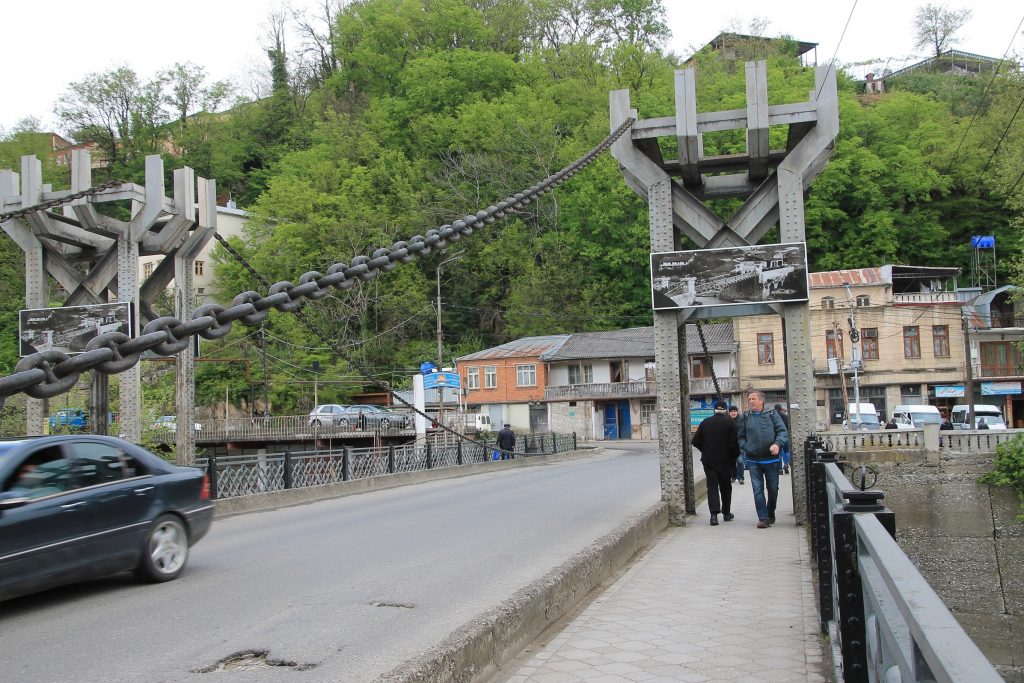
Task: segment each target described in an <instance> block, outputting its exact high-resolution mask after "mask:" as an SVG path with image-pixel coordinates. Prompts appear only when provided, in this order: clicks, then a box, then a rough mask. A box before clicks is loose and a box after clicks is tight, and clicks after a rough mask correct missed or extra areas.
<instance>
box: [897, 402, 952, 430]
mask: <svg viewBox="0 0 1024 683" xmlns="http://www.w3.org/2000/svg"><path fill="white" fill-rule="evenodd" d="M892 421H893V422H895V423H896V427H897V429H922V428H923V425H926V424H942V414H941V413H940V412H939V409H938V408H936V407H935V406H932V405H916V404H915V405H909V404H907V405H904V404H901V405H898V406H896V407H895V408H893V410H892Z"/></svg>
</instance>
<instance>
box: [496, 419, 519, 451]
mask: <svg viewBox="0 0 1024 683" xmlns="http://www.w3.org/2000/svg"><path fill="white" fill-rule="evenodd" d="M498 449H499V450H500V451H501V459H502V460H511V459H512V458H513V457H514V453H513V451H515V449H516V434H515V432H513V431H512V427H511V425H509V424H508V423H507V422H506V423H505V426H504V428H502V430H501V431H500V432H498Z"/></svg>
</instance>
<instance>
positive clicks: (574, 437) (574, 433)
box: [572, 432, 576, 450]
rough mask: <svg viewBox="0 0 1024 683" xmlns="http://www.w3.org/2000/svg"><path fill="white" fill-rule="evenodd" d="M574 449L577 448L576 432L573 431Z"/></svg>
mask: <svg viewBox="0 0 1024 683" xmlns="http://www.w3.org/2000/svg"><path fill="white" fill-rule="evenodd" d="M572 449H573V450H576V432H573V433H572Z"/></svg>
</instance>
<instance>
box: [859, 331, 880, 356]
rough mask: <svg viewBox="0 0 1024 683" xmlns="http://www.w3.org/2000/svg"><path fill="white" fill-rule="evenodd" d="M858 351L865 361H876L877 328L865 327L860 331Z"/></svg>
mask: <svg viewBox="0 0 1024 683" xmlns="http://www.w3.org/2000/svg"><path fill="white" fill-rule="evenodd" d="M860 339H861V342H860V350H861V355H862V357H863V358H864V359H865V360H878V328H877V327H865V328H864V329H862V330H861V331H860Z"/></svg>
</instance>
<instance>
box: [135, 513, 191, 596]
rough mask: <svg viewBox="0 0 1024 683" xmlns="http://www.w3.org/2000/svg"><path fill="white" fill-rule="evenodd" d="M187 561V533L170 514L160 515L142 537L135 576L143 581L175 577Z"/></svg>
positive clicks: (158, 580) (179, 521)
mask: <svg viewBox="0 0 1024 683" xmlns="http://www.w3.org/2000/svg"><path fill="white" fill-rule="evenodd" d="M187 561H188V531H187V530H186V529H185V524H184V522H182V521H181V519H180V518H178V517H175V516H174V515H161V516H160V517H157V520H156V522H154V523H153V528H152V529H150V530H149V533H148V534H146V541H145V543H144V544H143V546H142V560H140V561H139V567H138V569H137V570H136V574H137V575H138V576H139V578H141V579H143V580H145V581H153V582H157V583H159V582H163V581H171V580H173V579H176V578H178V575H179V574H181V572H182V570H183V569H184V568H185V563H186V562H187Z"/></svg>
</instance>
